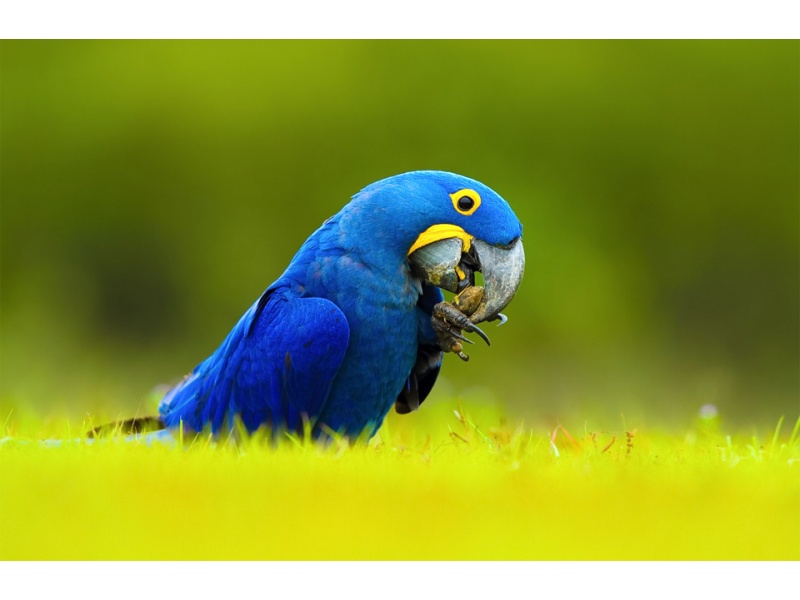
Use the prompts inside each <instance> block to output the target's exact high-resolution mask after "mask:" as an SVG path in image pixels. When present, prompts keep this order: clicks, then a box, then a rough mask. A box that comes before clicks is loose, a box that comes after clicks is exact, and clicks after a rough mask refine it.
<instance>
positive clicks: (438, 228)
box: [406, 223, 472, 256]
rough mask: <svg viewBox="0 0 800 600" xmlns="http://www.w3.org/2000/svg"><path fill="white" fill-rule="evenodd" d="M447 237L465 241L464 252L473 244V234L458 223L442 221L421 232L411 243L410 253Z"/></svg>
mask: <svg viewBox="0 0 800 600" xmlns="http://www.w3.org/2000/svg"><path fill="white" fill-rule="evenodd" d="M447 238H458V239H460V240H461V241H462V242H463V243H464V245H463V247H462V249H461V251H462V252H468V251H469V248H470V246H471V245H472V236H471V235H470V234H468V233H467V232H466V231H464V230H463V229H461V227H459V226H458V225H450V224H446V223H442V224H439V225H431V226H430V227H428V228H427V229H426V230H425V231H423V232H422V233H420V234H419V237H418V238H417V241H415V242H414V243H413V244H411V248H409V250H408V254H411V253H412V252H414V251H415V250H418V249H419V248H422V247H423V246H427V245H428V244H432V243H433V242H438V241H439V240H446V239H447ZM406 256H408V255H406Z"/></svg>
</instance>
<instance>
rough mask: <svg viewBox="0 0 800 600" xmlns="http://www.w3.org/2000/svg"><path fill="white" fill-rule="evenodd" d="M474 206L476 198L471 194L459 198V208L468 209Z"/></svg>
mask: <svg viewBox="0 0 800 600" xmlns="http://www.w3.org/2000/svg"><path fill="white" fill-rule="evenodd" d="M473 206H475V200H473V199H472V198H470V197H469V196H461V198H459V199H458V210H464V211H467V210H469V209H470V208H472V207H473Z"/></svg>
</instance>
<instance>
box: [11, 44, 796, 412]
mask: <svg viewBox="0 0 800 600" xmlns="http://www.w3.org/2000/svg"><path fill="white" fill-rule="evenodd" d="M799 57H800V45H799V44H798V42H797V41H347V42H343V41H176V42H172V41H3V42H2V43H1V45H0V68H1V69H2V70H1V81H0V84H1V85H0V110H1V111H2V112H1V113H0V152H1V154H0V168H1V170H2V172H1V173H0V175H1V180H0V181H1V185H2V188H1V189H0V207H1V208H2V214H1V219H0V226H1V227H2V258H1V260H2V263H1V264H0V267H1V269H2V271H1V273H2V285H1V287H0V294H1V297H0V311H1V314H0V336H1V337H0V340H1V343H2V346H1V347H0V351H1V354H0V359H1V360H2V362H1V363H0V368H1V371H0V417H2V418H3V419H5V418H6V417H7V416H8V415H9V413H11V412H12V411H16V413H17V414H19V413H26V412H27V413H28V414H30V413H33V414H35V415H37V416H39V417H41V418H42V419H45V420H46V419H53V418H58V419H64V418H65V417H66V418H69V419H73V420H77V421H79V422H80V420H81V419H82V418H83V417H84V416H85V415H86V414H87V413H93V414H95V415H98V414H99V415H111V416H117V415H129V414H132V413H133V412H139V413H143V412H150V411H152V410H154V408H155V404H156V402H157V397H156V395H157V392H156V394H154V393H153V389H154V387H155V386H157V385H159V384H169V383H172V382H175V381H176V380H178V379H179V378H180V377H181V376H182V375H183V374H184V373H186V372H188V371H189V370H191V369H192V368H193V367H194V365H195V364H197V363H198V362H200V361H201V360H202V359H203V358H205V357H206V356H207V355H208V354H209V353H210V352H211V351H212V350H213V349H214V348H215V347H216V346H217V344H219V342H221V340H222V339H223V337H224V336H225V335H226V333H227V331H228V330H229V328H230V327H231V326H232V325H233V324H234V323H235V322H236V320H237V319H238V318H239V316H240V315H241V314H242V313H243V312H244V310H246V309H247V307H248V306H249V305H250V304H251V303H252V302H253V301H254V300H255V298H256V297H257V296H258V295H259V294H260V293H261V291H262V290H263V289H264V288H265V287H266V286H267V285H268V284H269V283H271V282H272V281H273V280H274V279H275V278H276V277H277V276H278V275H279V274H280V273H281V272H282V270H283V269H284V268H285V266H286V265H287V263H288V262H289V260H291V258H292V256H293V255H294V253H295V252H296V251H297V249H298V248H299V246H300V244H301V243H302V242H303V240H304V239H305V238H306V237H307V236H308V235H309V234H310V233H311V232H312V231H314V229H316V228H317V227H318V226H319V225H320V224H321V223H322V221H323V220H324V219H325V218H326V217H328V216H329V215H331V214H333V213H335V212H336V211H338V210H339V208H340V207H341V206H342V205H343V204H344V203H346V202H347V200H348V199H349V197H350V196H351V195H352V194H354V193H355V192H357V191H358V190H360V189H361V188H362V187H364V186H365V185H367V184H369V183H371V182H372V181H375V180H377V179H381V178H383V177H386V176H389V175H393V174H396V173H400V172H404V171H408V170H413V169H443V170H450V171H455V172H458V173H461V174H464V175H468V176H471V177H474V178H476V179H479V180H481V181H482V182H484V183H486V184H487V185H489V186H490V187H493V188H494V189H495V190H496V191H497V192H498V193H500V194H501V195H502V196H503V197H504V198H506V200H508V201H509V203H510V204H511V205H512V207H513V208H514V209H515V211H516V212H517V215H518V216H519V217H520V219H521V221H522V222H523V224H524V227H525V235H524V240H525V248H526V253H527V262H528V265H527V270H526V277H525V280H524V281H523V284H522V287H521V289H520V292H519V294H518V296H517V298H516V299H515V300H514V302H513V303H512V304H511V306H510V307H509V308H508V310H507V311H506V313H507V314H508V316H509V323H508V325H507V326H505V327H503V328H502V329H495V328H494V327H493V326H491V327H490V328H489V330H488V333H489V334H490V336H491V337H492V341H493V345H492V347H491V348H483V347H480V346H478V345H476V346H475V347H474V349H472V351H471V356H472V360H471V361H470V363H469V364H462V363H460V361H458V360H457V359H454V358H453V357H450V358H448V360H447V361H446V364H445V368H444V370H443V373H442V377H441V380H442V381H441V383H440V385H438V386H437V389H436V390H435V391H434V394H433V396H432V399H431V400H429V402H430V403H433V402H437V401H438V402H441V403H449V402H452V399H454V398H463V399H464V400H465V401H466V402H472V403H475V404H480V403H484V404H490V405H496V406H498V407H500V408H499V410H501V412H502V413H503V414H505V415H506V416H507V417H508V418H509V419H519V418H524V419H525V420H526V421H527V422H529V423H537V422H541V423H555V422H559V421H560V422H565V421H569V420H572V421H571V422H575V420H576V419H577V420H578V422H582V421H583V420H584V419H589V418H591V419H594V420H595V421H594V422H595V424H599V425H600V426H602V425H603V424H604V423H618V422H619V419H620V415H621V414H622V415H624V416H623V417H622V418H623V419H625V420H627V421H628V423H629V424H631V423H633V425H637V424H638V425H640V426H641V425H642V424H646V423H659V424H669V423H681V422H684V423H685V422H686V420H687V419H691V418H692V417H693V416H694V415H695V414H697V411H698V409H699V407H700V406H702V405H704V404H714V405H715V406H717V407H718V409H719V411H720V414H721V415H722V418H723V420H727V422H728V423H730V424H734V425H736V426H741V427H748V426H751V425H760V424H766V425H774V424H775V423H776V422H777V419H778V417H779V416H780V415H782V414H785V415H786V416H787V418H790V419H795V418H796V417H797V415H798V412H800V243H799V241H798V227H799V226H800V197H799V196H800V192H799V190H798V186H799V185H800V166H799V165H800V122H799V121H800V85H799V83H800V59H799ZM429 406H430V404H426V405H423V411H424V409H425V408H426V407H429ZM13 418H14V417H13V416H12V417H11V419H12V420H13ZM407 418H409V419H414V418H417V417H414V416H412V417H407Z"/></svg>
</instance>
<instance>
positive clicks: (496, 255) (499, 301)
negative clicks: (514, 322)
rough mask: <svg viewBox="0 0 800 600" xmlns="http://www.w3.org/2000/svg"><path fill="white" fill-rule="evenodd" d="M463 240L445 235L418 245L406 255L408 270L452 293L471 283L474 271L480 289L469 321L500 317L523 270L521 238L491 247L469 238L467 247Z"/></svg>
mask: <svg viewBox="0 0 800 600" xmlns="http://www.w3.org/2000/svg"><path fill="white" fill-rule="evenodd" d="M463 247H464V242H463V241H462V240H461V239H459V238H447V239H443V240H440V241H437V242H433V243H431V244H428V245H426V246H423V247H422V248H419V249H417V250H415V251H414V252H412V253H411V254H410V255H409V257H408V258H409V264H410V265H411V272H412V273H413V274H414V275H415V276H417V277H419V278H420V279H424V280H425V281H428V282H429V283H432V284H433V285H435V286H437V287H440V288H442V289H445V290H448V291H450V292H453V293H458V292H460V291H462V290H463V289H464V288H466V287H469V286H471V285H475V272H476V271H479V272H481V273H482V274H483V282H484V292H483V299H482V300H481V302H480V304H479V305H478V308H477V309H476V310H475V311H474V312H473V313H472V314H471V315H470V320H471V321H472V322H473V323H481V322H483V321H493V320H495V319H497V318H503V317H502V316H501V315H500V311H501V310H503V309H504V308H505V307H506V306H508V304H509V302H511V300H512V299H513V298H514V295H515V294H516V293H517V289H519V284H520V282H521V281H522V275H523V273H524V271H525V251H524V250H523V248H522V240H521V239H520V238H517V239H515V240H514V241H513V242H511V243H510V244H508V245H507V246H499V245H498V246H494V245H491V244H487V243H486V242H484V241H483V240H478V239H473V240H472V242H471V244H470V246H469V250H468V251H467V252H464V251H463Z"/></svg>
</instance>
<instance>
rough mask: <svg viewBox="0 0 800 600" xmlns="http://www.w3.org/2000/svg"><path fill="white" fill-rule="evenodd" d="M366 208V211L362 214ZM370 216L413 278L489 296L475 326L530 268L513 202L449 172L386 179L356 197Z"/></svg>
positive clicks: (495, 313)
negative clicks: (479, 288) (478, 282)
mask: <svg viewBox="0 0 800 600" xmlns="http://www.w3.org/2000/svg"><path fill="white" fill-rule="evenodd" d="M365 203H367V204H368V205H369V208H368V210H364V211H362V210H359V207H360V206H363V205H364V204H365ZM354 208H355V210H356V211H357V212H358V213H360V215H359V216H360V218H361V219H363V218H365V216H366V214H369V217H368V218H369V219H370V221H371V227H370V229H372V230H373V231H374V232H376V234H377V235H380V236H381V238H382V239H383V240H384V244H382V247H384V248H392V249H393V251H394V252H395V253H398V254H399V253H402V255H403V258H404V259H405V260H407V261H408V264H409V266H410V269H411V272H412V274H414V275H415V276H416V277H418V278H419V279H420V280H423V281H426V282H428V283H431V284H433V285H435V286H437V287H440V288H442V289H446V290H448V291H450V292H453V293H458V292H461V291H462V290H464V289H466V288H468V287H470V286H474V285H475V273H476V272H480V273H481V274H482V275H483V281H484V293H483V298H482V299H481V301H480V304H479V306H478V307H477V308H476V309H475V310H474V312H472V314H471V316H470V320H472V321H473V322H474V323H480V322H482V321H491V320H495V319H497V318H501V319H504V317H503V316H502V315H500V311H501V310H503V309H504V308H505V307H506V306H507V305H508V303H509V302H510V301H511V299H512V298H513V297H514V295H515V294H516V292H517V289H518V288H519V284H520V282H521V281H522V274H523V271H524V268H525V253H524V251H523V248H522V240H521V238H522V224H521V223H520V221H519V219H518V218H517V216H516V215H515V214H514V211H513V210H511V207H510V206H509V205H508V203H507V202H506V201H505V200H503V198H501V197H500V196H499V195H498V194H497V193H496V192H494V191H493V190H491V189H490V188H488V187H487V186H485V185H483V184H482V183H480V182H478V181H476V180H474V179H470V178H468V177H463V176H461V175H456V174H455V173H448V172H444V171H413V172H410V173H404V174H402V175H396V176H394V177H389V178H387V179H383V180H381V181H378V182H376V183H373V184H372V185H370V186H368V187H366V188H364V189H363V190H362V191H361V192H360V193H359V194H357V195H356V196H355V197H354Z"/></svg>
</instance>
